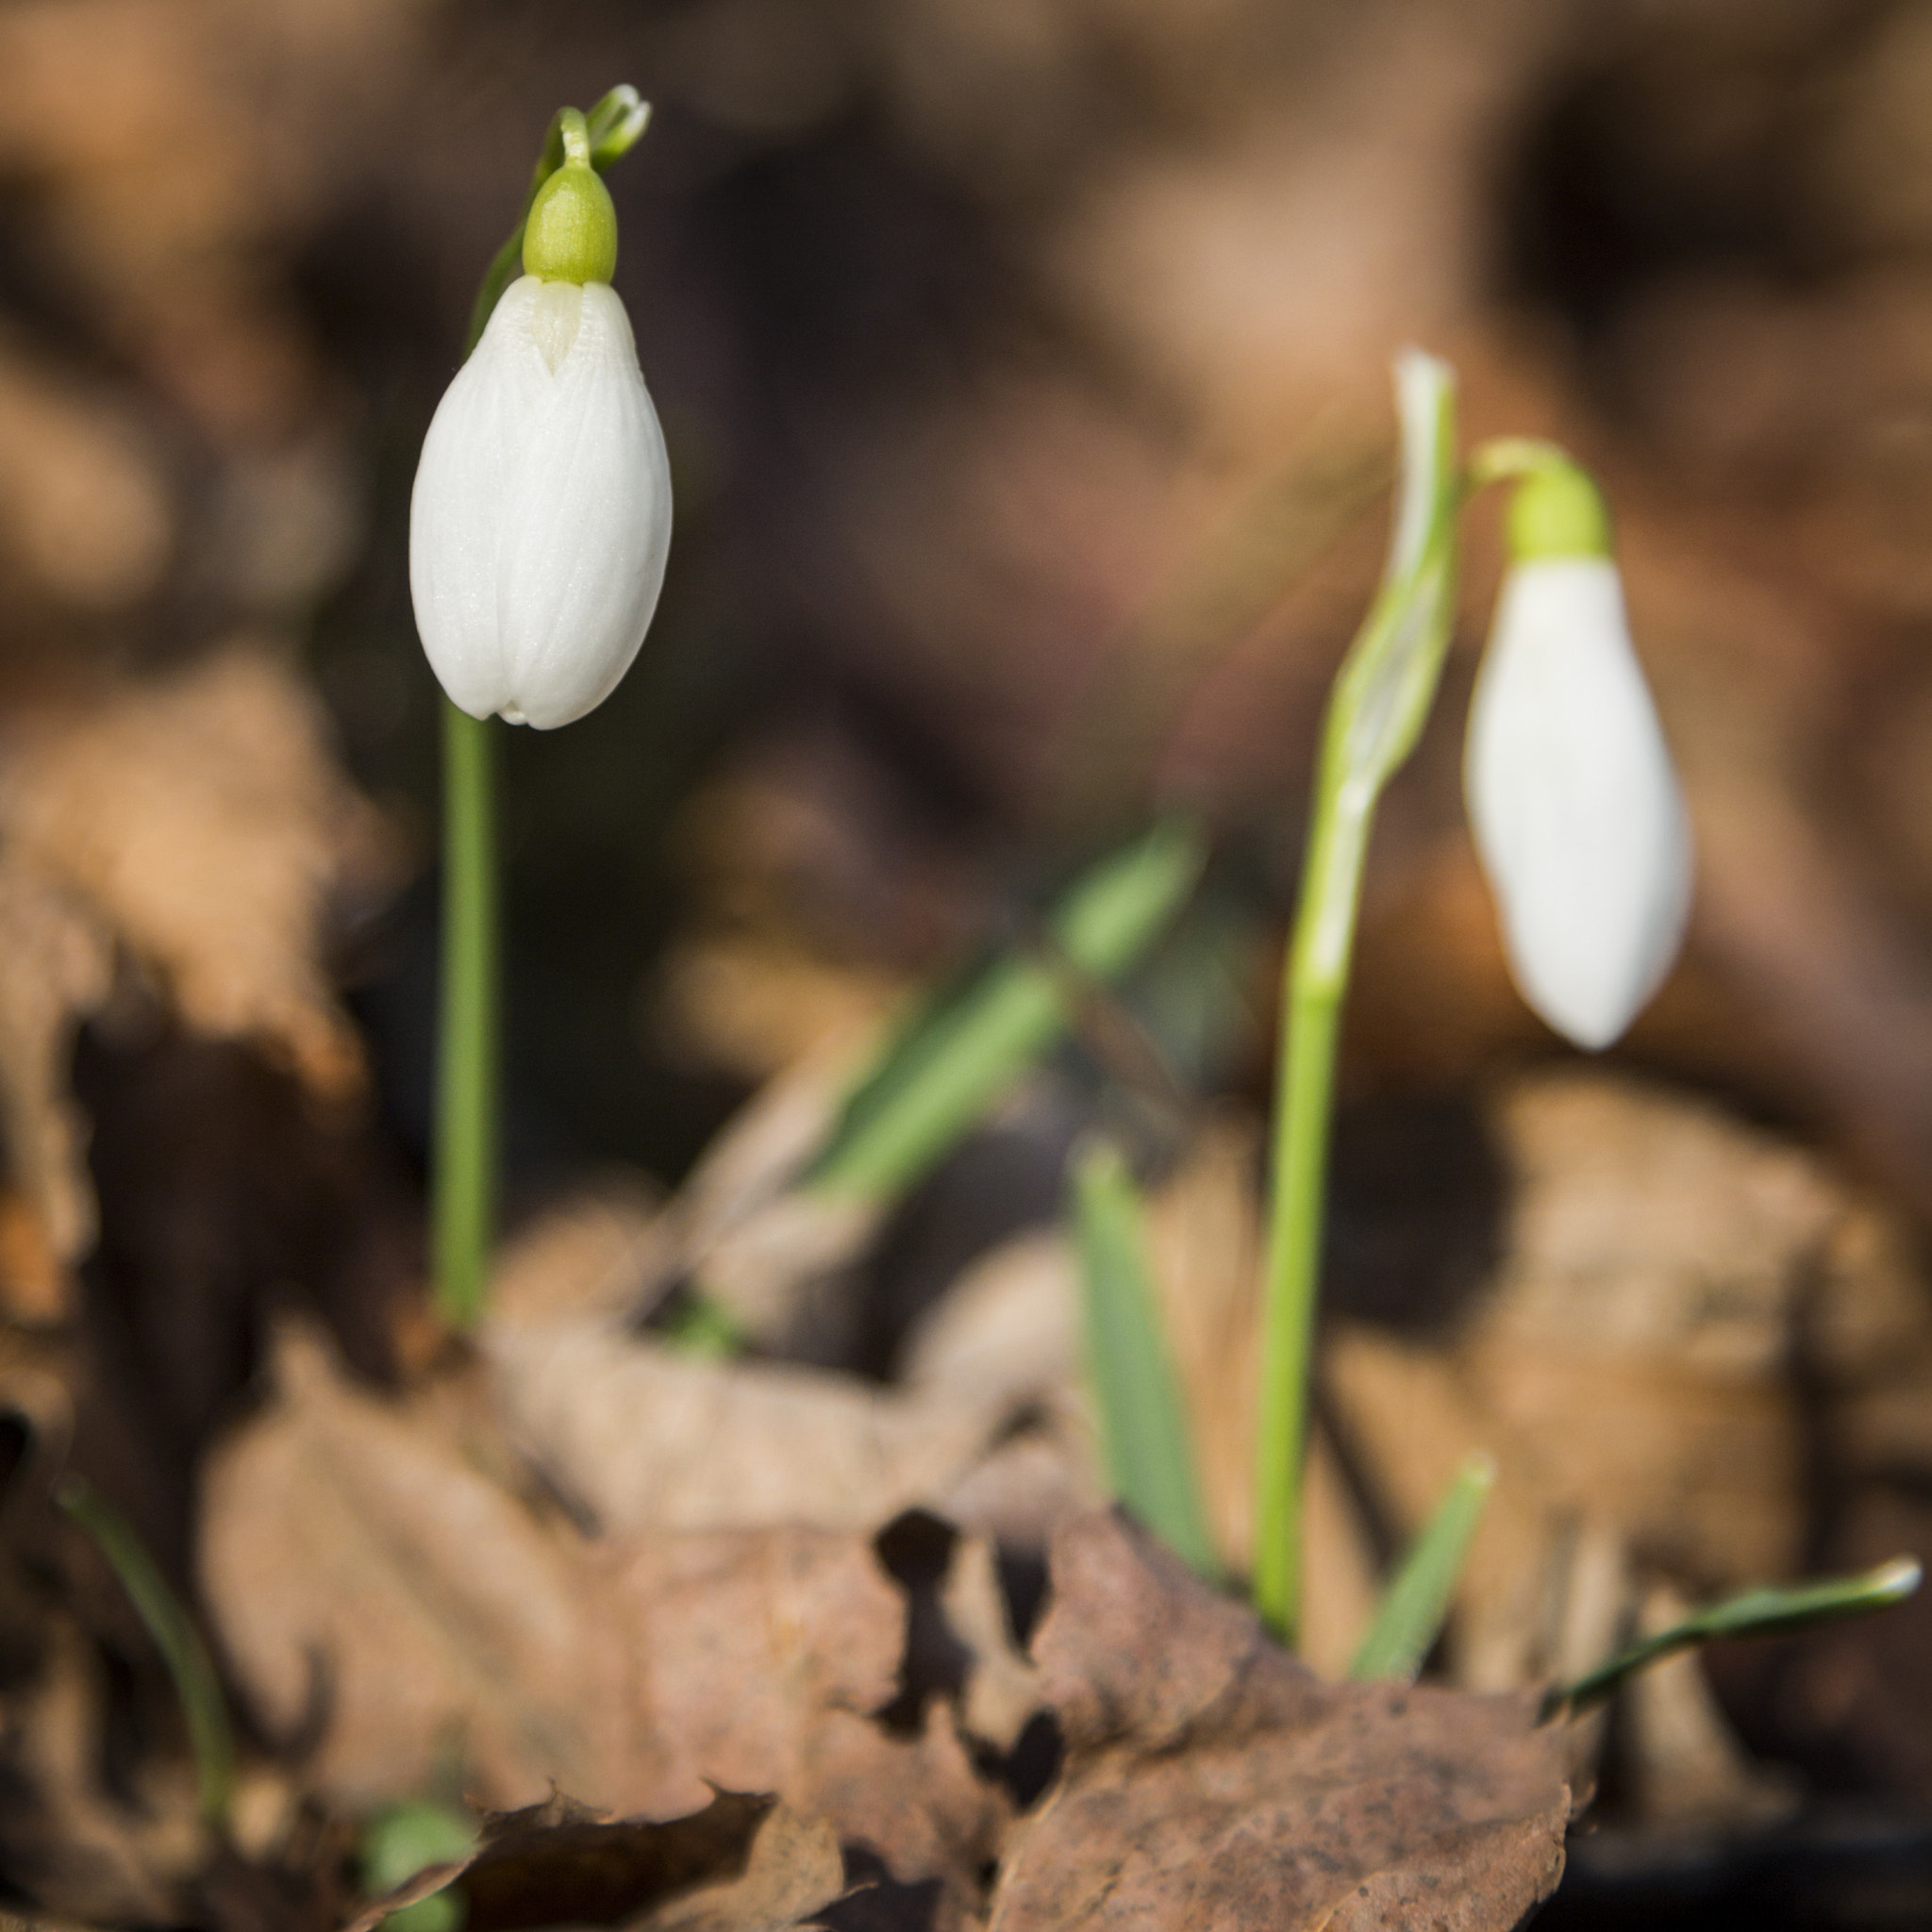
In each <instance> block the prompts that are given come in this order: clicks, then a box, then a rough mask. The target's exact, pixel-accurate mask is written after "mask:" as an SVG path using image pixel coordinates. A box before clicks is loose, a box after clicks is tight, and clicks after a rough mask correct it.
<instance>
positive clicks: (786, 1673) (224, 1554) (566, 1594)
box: [201, 1331, 1008, 1913]
mask: <svg viewBox="0 0 1932 1932" xmlns="http://www.w3.org/2000/svg"><path fill="white" fill-rule="evenodd" d="M275 1377H276V1384H277V1395H276V1399H275V1403H274V1404H273V1406H272V1407H270V1408H269V1409H268V1410H267V1411H266V1412H265V1413H264V1414H263V1415H261V1416H260V1417H259V1418H258V1419H257V1420H256V1421H254V1422H252V1423H250V1424H247V1425H245V1426H244V1427H243V1428H242V1429H241V1430H240V1431H238V1432H237V1434H236V1435H235V1436H234V1437H233V1438H232V1439H231V1440H230V1441H228V1442H227V1443H226V1444H225V1445H224V1446H223V1447H222V1448H221V1449H220V1450H219V1451H218V1452H217V1454H216V1455H215V1457H213V1458H212V1461H211V1463H210V1467H209V1470H208V1479H207V1491H206V1495H205V1500H204V1507H203V1512H202V1514H203V1532H202V1554H201V1572H202V1578H203V1586H204V1591H205V1595H206V1597H207V1600H208V1606H209V1608H210V1611H211V1613H212V1615H213V1618H214V1620H215V1624H216V1627H217V1629H218V1631H219V1632H220V1635H221V1637H222V1640H223V1644H224V1647H225V1653H226V1655H227V1656H228V1657H229V1658H230V1660H231V1662H232V1664H233V1667H234V1669H235V1672H236V1674H237V1676H238V1678H239V1679H240V1681H241V1684H242V1688H243V1689H244V1690H245V1691H247V1693H248V1696H249V1698H250V1701H251V1703H252V1704H253V1706H254V1707H255V1708H256V1710H257V1711H258V1714H259V1715H260V1717H261V1718H262V1719H263V1721H264V1723H265V1724H266V1725H267V1727H268V1728H269V1729H270V1731H271V1732H272V1733H275V1734H279V1735H284V1736H287V1735H291V1734H293V1733H295V1732H297V1731H298V1730H299V1729H300V1728H301V1727H302V1725H303V1724H304V1723H305V1721H308V1720H310V1719H312V1718H315V1719H319V1720H320V1724H319V1728H320V1736H319V1740H318V1741H317V1743H316V1745H315V1748H314V1751H313V1753H312V1756H311V1757H310V1758H309V1760H308V1765H309V1773H310V1775H311V1777H312V1778H313V1780H314V1781H315V1783H316V1784H317V1786H318V1787H319V1788H320V1789H321V1790H323V1791H325V1793H326V1794H327V1795H328V1796H329V1797H330V1798H331V1799H332V1800H333V1801H335V1802H336V1803H338V1804H340V1805H343V1806H346V1807H355V1808H366V1807H370V1806H373V1805H375V1804H377V1803H379V1802H383V1801H385V1800H388V1799H392V1798H396V1797H401V1796H405V1795H408V1794H409V1793H410V1792H412V1791H416V1790H423V1789H425V1788H427V1787H428V1786H429V1785H430V1783H431V1781H432V1780H433V1777H434V1775H435V1773H436V1771H437V1768H438V1766H439V1764H440V1763H442V1762H446V1760H447V1757H448V1754H449V1753H450V1752H451V1751H452V1750H455V1751H457V1752H458V1753H459V1754H460V1756H461V1758H462V1761H463V1763H464V1766H465V1772H466V1776H467V1778H468V1781H469V1785H470V1788H471V1789H472V1790H474V1791H475V1793H476V1794H477V1796H478V1797H479V1798H481V1799H482V1800H483V1801H484V1802H487V1803H495V1804H508V1803H516V1802H519V1801H529V1800H532V1799H535V1798H536V1797H538V1796H539V1795H540V1794H541V1792H542V1791H543V1790H545V1789H546V1788H547V1787H548V1785H549V1783H550V1782H551V1780H553V1779H555V1780H557V1781H558V1782H560V1783H563V1784H565V1785H567V1786H568V1788H570V1789H572V1790H577V1791H581V1792H583V1793H584V1794H585V1795H586V1797H587V1798H589V1799H591V1800H593V1801H594V1802H595V1803H597V1804H599V1805H602V1806H606V1807H609V1808H610V1809H612V1810H614V1811H618V1812H623V1813H626V1814H634V1815H647V1816H652V1817H658V1818H666V1817H673V1816H676V1815H680V1814H682V1813H686V1812H690V1811H692V1810H695V1809H697V1808H699V1807H702V1806H703V1805H704V1804H705V1802H706V1799H707V1797H708V1792H709V1789H710V1787H711V1786H712V1785H718V1786H722V1787H725V1788H728V1789H732V1790H774V1791H776V1792H777V1793H778V1794H779V1795H780V1796H781V1797H782V1798H783V1799H784V1800H785V1802H786V1803H788V1804H790V1805H791V1806H792V1807H795V1808H796V1809H797V1810H799V1811H801V1812H804V1813H807V1814H809V1815H813V1816H824V1817H825V1818H827V1819H829V1820H830V1821H831V1823H832V1824H833V1825H834V1826H835V1827H836V1829H837V1831H838V1833H839V1835H840V1837H841V1840H844V1841H847V1842H853V1843H862V1844H864V1845H866V1846H867V1847H869V1848H870V1849H871V1850H872V1851H873V1852H874V1854H875V1856H877V1857H879V1858H880V1859H882V1860H883V1861H884V1862H885V1864H886V1865H887V1867H888V1869H889V1870H890V1871H891V1874H893V1876H894V1877H895V1878H897V1879H899V1880H902V1881H913V1880H921V1879H926V1878H940V1879H942V1880H944V1881H945V1883H946V1885H947V1887H948V1894H947V1895H948V1897H949V1898H950V1899H952V1900H954V1901H955V1904H954V1905H953V1906H952V1907H950V1908H949V1909H950V1910H952V1911H953V1912H955V1913H957V1912H958V1910H963V1909H965V1908H966V1907H967V1905H968V1904H969V1903H970V1902H971V1901H973V1900H974V1899H975V1898H976V1895H977V1893H976V1886H977V1874H978V1873H979V1871H980V1869H981V1867H982V1866H983V1865H984V1863H985V1861H986V1860H987V1859H988V1858H989V1857H991V1856H992V1855H993V1853H994V1851H995V1850H996V1848H997V1844H998V1839H999V1834H1000V1831H1001V1829H1002V1828H1003V1825H1004V1822H1005V1819H1006V1816H1007V1813H1008V1805H1007V1802H1006V1800H1005V1799H1004V1797H1003V1796H1002V1795H1001V1794H1000V1793H999V1792H998V1791H997V1790H996V1789H995V1788H993V1787H992V1786H991V1785H990V1784H989V1783H987V1782H986V1780H985V1779H984V1778H983V1777H982V1776H981V1775H980V1774H979V1772H978V1771H977V1770H976V1769H975V1767H974V1762H973V1759H972V1757H970V1755H969V1753H968V1751H967V1749H966V1747H965V1745H964V1744H963V1743H962V1742H961V1740H960V1738H959V1736H958V1729H957V1723H956V1719H955V1715H954V1711H953V1708H952V1706H951V1703H950V1702H949V1701H947V1700H945V1699H942V1698H941V1699H936V1700H933V1701H930V1702H928V1703H927V1705H926V1707H925V1708H924V1716H923V1722H922V1721H921V1719H920V1717H919V1716H918V1715H917V1714H914V1715H913V1716H911V1717H910V1718H908V1720H907V1721H906V1723H905V1724H903V1725H902V1726H901V1727H900V1728H896V1729H895V1728H893V1727H891V1725H890V1724H887V1723H885V1722H882V1721H881V1720H880V1718H879V1717H878V1716H876V1715H875V1713H880V1712H883V1711H885V1710H886V1708H887V1707H889V1706H892V1705H894V1703H895V1700H896V1699H897V1698H898V1695H899V1692H900V1691H901V1688H902V1687H901V1675H902V1669H903V1662H902V1660H903V1657H904V1653H905V1647H906V1630H907V1619H908V1604H907V1599H906V1597H905V1595H904V1594H903V1593H902V1591H900V1589H899V1588H898V1587H897V1586H896V1585H895V1584H894V1583H893V1581H892V1580H891V1577H890V1576H889V1575H888V1574H886V1572H885V1570H884V1569H883V1567H882V1566H881V1564H880V1562H879V1559H878V1557H877V1555H876V1554H875V1552H874V1548H873V1546H872V1544H871V1542H870V1541H867V1540H866V1539H864V1538H861V1537H858V1536H853V1535H840V1534H829V1533H824V1532H819V1531H813V1530H810V1529H805V1528H800V1527H796V1526H786V1527H778V1528H773V1529H769V1530H762V1531H752V1530H745V1531H718V1532H713V1533H700V1534H685V1535H679V1534H662V1533H660V1534H655V1535H650V1536H633V1537H627V1538H623V1539H616V1540H612V1541H608V1542H587V1541H584V1540H583V1539H582V1538H581V1537H580V1536H579V1535H578V1533H577V1532H576V1531H575V1529H573V1528H572V1527H571V1526H570V1525H569V1524H566V1523H563V1522H560V1521H557V1520H555V1519H544V1518H540V1517H539V1516H538V1515H537V1514H536V1513H535V1512H533V1510H532V1509H531V1508H530V1507H528V1506H527V1505H526V1504H525V1502H524V1501H523V1500H521V1499H520V1498H518V1497H516V1496H514V1495H512V1494H511V1493H510V1492H509V1491H508V1490H507V1489H505V1488H504V1487H503V1486H502V1485H501V1484H500V1483H498V1482H496V1481H493V1480H492V1479H491V1477H490V1476H488V1475H486V1474H483V1473H482V1471H481V1470H480V1469H479V1468H478V1467H477V1465H476V1463H475V1460H474V1459H473V1458H471V1457H466V1456H465V1455H464V1454H462V1453H460V1452H459V1450H458V1447H457V1446H456V1444H455V1443H454V1441H452V1440H451V1439H450V1432H449V1428H448V1424H447V1422H446V1419H445V1418H446V1415H447V1410H446V1409H444V1408H441V1407H438V1406H437V1405H436V1404H435V1403H433V1402H428V1401H425V1402H421V1403H418V1404H416V1405H415V1406H413V1407H403V1406H401V1405H398V1404H394V1403H391V1402H388V1401H384V1400H379V1399H378V1398H376V1397H375V1396H373V1395H371V1394H369V1393H366V1392H363V1391H358V1390H357V1389H355V1388H353V1387H351V1386H350V1385H349V1384H348V1383H347V1382H346V1381H345V1380H344V1379H343V1377H342V1376H341V1373H340V1371H339V1370H338V1369H337V1368H336V1367H335V1365H334V1363H333V1362H332V1360H331V1359H330V1358H329V1357H328V1356H327V1355H326V1353H325V1351H324V1349H323V1348H322V1346H321V1344H320V1343H319V1342H317V1341H315V1340H314V1339H313V1338H312V1337H308V1336H307V1335H305V1334H303V1333H302V1332H300V1331H292V1332H291V1334H289V1335H288V1336H285V1337H284V1339H283V1340H282V1341H281V1342H280V1344H279V1345H278V1348H277V1351H276V1364H275ZM318 1695H319V1697H320V1707H319V1708H311V1700H312V1699H315V1698H317V1697H318Z"/></svg>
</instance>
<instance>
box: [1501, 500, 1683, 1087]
mask: <svg viewBox="0 0 1932 1932" xmlns="http://www.w3.org/2000/svg"><path fill="white" fill-rule="evenodd" d="M1539 480H1540V479H1539V478H1538V477H1536V476H1532V477H1531V479H1530V480H1529V481H1528V482H1527V483H1525V484H1524V486H1523V487H1522V490H1521V491H1519V497H1520V498H1521V497H1523V496H1524V495H1526V494H1528V493H1529V492H1531V491H1534V490H1535V489H1536V488H1537V485H1538V483H1539ZM1579 482H1580V483H1581V485H1582V487H1583V489H1585V490H1587V491H1589V492H1590V499H1591V502H1594V503H1595V505H1596V507H1595V518H1596V522H1595V526H1594V534H1592V533H1591V528H1590V525H1589V523H1588V520H1587V519H1586V520H1585V521H1584V526H1583V529H1582V532H1581V534H1579V533H1578V525H1577V520H1576V517H1575V514H1574V513H1575V511H1576V508H1577V503H1578V501H1579V499H1577V498H1576V497H1575V495H1574V487H1575V485H1576V484H1577V483H1579ZM1553 487H1554V488H1555V489H1557V490H1560V491H1570V492H1571V493H1572V500H1571V501H1570V502H1569V503H1568V504H1567V505H1565V504H1564V503H1563V502H1562V501H1561V500H1560V497H1559V496H1551V497H1546V499H1545V503H1544V508H1548V507H1549V505H1550V503H1552V502H1554V503H1555V505H1556V508H1557V515H1556V517H1555V520H1554V525H1552V523H1551V521H1550V520H1549V519H1547V518H1545V519H1543V520H1542V526H1541V529H1539V528H1538V527H1537V525H1538V518H1537V516H1536V506H1535V503H1534V501H1532V503H1531V504H1530V506H1529V507H1528V508H1529V514H1528V515H1527V516H1526V517H1519V516H1517V515H1516V514H1515V513H1514V512H1513V511H1512V517H1511V534H1512V548H1513V549H1514V550H1515V553H1516V556H1517V558H1518V561H1516V562H1515V563H1514V564H1513V565H1512V566H1511V568H1510V570H1509V572H1508V575H1507V578H1506V580H1505V582H1504V586H1503V592H1502V596H1501V599H1500V600H1499V602H1498V604H1497V607H1496V616H1495V623H1494V626H1493V628H1492V629H1491V634H1490V643H1489V649H1488V651H1487V653H1486V654H1485V657H1484V659H1483V664H1482V669H1481V672H1480V673H1479V675H1478V676H1477V680H1476V688H1475V697H1474V704H1473V705H1472V707H1471V710H1470V720H1469V736H1468V740H1467V743H1466V747H1465V756H1464V764H1463V782H1464V788H1465V791H1466V794H1467V797H1468V803H1469V814H1470V819H1471V822H1472V824H1473V826H1474V832H1475V841H1476V848H1477V850H1478V852H1479V853H1480V855H1481V858H1482V862H1483V869H1484V871H1485V872H1486V873H1487V874H1488V875H1489V880H1490V886H1491V891H1493V892H1494V894H1495V896H1496V901H1497V905H1498V908H1499V910H1500V912H1501V916H1502V926H1503V936H1504V940H1505V942H1506V945H1507V951H1508V956H1509V965H1510V969H1511V972H1512V973H1513V974H1514V976H1515V980H1516V984H1517V987H1518V989H1519V990H1520V991H1521V992H1522V993H1523V996H1524V999H1525V1000H1527V1001H1528V1003H1529V1005H1530V1006H1531V1007H1532V1008H1535V1010H1536V1011H1537V1012H1538V1013H1539V1014H1541V1017H1542V1018H1543V1019H1544V1020H1546V1021H1547V1022H1548V1023H1549V1024H1551V1025H1552V1026H1554V1027H1555V1028H1556V1029H1557V1031H1558V1032H1559V1033H1562V1034H1564V1035H1566V1036H1567V1037H1568V1038H1569V1039H1570V1040H1572V1041H1574V1042H1575V1043H1576V1044H1577V1045H1578V1046H1582V1047H1588V1048H1591V1049H1595V1048H1600V1047H1605V1046H1607V1045H1609V1044H1610V1042H1611V1041H1614V1040H1615V1039H1616V1038H1617V1037H1618V1036H1619V1035H1620V1034H1621V1033H1623V1031H1624V1028H1625V1027H1627V1026H1628V1025H1629V1024H1630V1022H1631V1021H1632V1020H1633V1019H1634V1018H1635V1017H1636V1016H1637V1013H1638V1012H1639V1010H1640V1009H1641V1008H1642V1006H1643V1004H1644V1002H1645V1001H1646V1000H1648V999H1649V998H1650V996H1651V994H1652V993H1653V992H1655V991H1657V985H1658V983H1659V982H1660V981H1661V980H1662V979H1663V977H1664V975H1665V974H1666V973H1668V972H1669V970H1670V968H1671V964H1672V962H1673V960H1674V958H1676V954H1677V949H1678V946H1679V944H1680V943H1681V941H1682V939H1683V935H1684V925H1685V921H1686V919H1687V917H1688V915H1689V912H1690V905H1691V839H1690V829H1689V824H1688V821H1687V819H1686V816H1685V811H1684V803H1683V796H1682V793H1681V792H1680V791H1679V789H1678V785H1677V778H1676V774H1675V772H1674V769H1673V768H1672V764H1671V756H1670V752H1669V750H1668V748H1667V747H1666V745H1665V743H1664V737H1663V731H1662V728H1661V726H1660V725H1659V724H1658V723H1657V708H1656V707H1655V705H1653V703H1652V702H1651V696H1650V691H1649V688H1648V686H1647V685H1646V684H1645V683H1644V679H1643V673H1642V671H1641V668H1640V667H1639V665H1638V662H1637V655H1636V653H1635V651H1634V650H1633V649H1632V648H1631V643H1630V628H1629V624H1628V621H1627V619H1626V618H1625V616H1624V591H1623V585H1622V583H1621V581H1620V579H1619V577H1618V575H1617V567H1616V565H1615V564H1614V563H1613V562H1612V561H1611V560H1610V558H1609V556H1608V554H1607V551H1608V533H1607V525H1606V524H1605V523H1604V521H1603V516H1602V508H1601V504H1600V502H1597V501H1596V498H1595V490H1594V486H1593V485H1591V484H1590V482H1589V479H1588V478H1587V477H1584V476H1583V475H1582V473H1581V472H1580V471H1574V470H1572V471H1571V472H1570V473H1569V475H1568V476H1567V477H1559V478H1557V479H1554V483H1553ZM1586 507H1587V506H1586ZM1566 519H1567V521H1566ZM1553 527H1554V528H1555V529H1556V530H1557V533H1558V534H1557V537H1556V539H1555V540H1554V541H1553V539H1552V536H1551V531H1552V528H1553Z"/></svg>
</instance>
